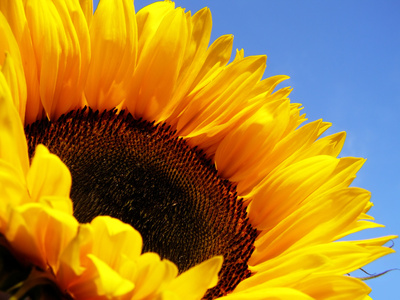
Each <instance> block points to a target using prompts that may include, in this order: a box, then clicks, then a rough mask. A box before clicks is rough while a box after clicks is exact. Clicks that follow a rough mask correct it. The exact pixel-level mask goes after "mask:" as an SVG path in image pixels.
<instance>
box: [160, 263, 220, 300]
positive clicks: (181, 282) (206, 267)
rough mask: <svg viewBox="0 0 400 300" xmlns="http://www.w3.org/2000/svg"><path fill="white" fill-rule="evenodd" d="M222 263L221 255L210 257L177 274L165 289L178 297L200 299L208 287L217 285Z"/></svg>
mask: <svg viewBox="0 0 400 300" xmlns="http://www.w3.org/2000/svg"><path fill="white" fill-rule="evenodd" d="M222 263H223V257H222V256H215V257H213V258H210V259H208V260H206V261H204V262H202V263H200V264H198V265H196V266H194V267H193V268H190V269H189V270H188V271H186V272H184V273H182V274H181V275H179V276H178V277H177V278H176V279H174V280H173V281H172V282H171V283H170V284H169V286H168V288H167V289H168V290H169V291H172V292H174V293H176V294H177V295H179V297H180V299H188V300H189V299H193V300H196V299H201V297H202V296H204V294H205V293H206V291H207V290H208V289H210V288H213V287H214V286H216V285H217V283H218V272H219V271H220V269H221V267H222Z"/></svg>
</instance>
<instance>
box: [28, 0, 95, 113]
mask: <svg viewBox="0 0 400 300" xmlns="http://www.w3.org/2000/svg"><path fill="white" fill-rule="evenodd" d="M78 8H79V9H78ZM69 9H71V12H72V11H74V18H75V19H79V18H80V19H81V21H78V22H75V25H77V24H78V23H80V24H86V22H85V20H84V16H83V13H82V11H81V10H80V7H79V4H78V3H75V9H74V8H73V4H72V3H69V6H68V7H67V4H66V2H65V1H54V2H52V1H42V2H40V3H38V2H35V1H28V2H27V4H26V7H25V10H26V16H27V20H28V24H29V28H30V30H31V36H32V43H33V46H34V50H35V55H36V60H37V65H38V72H39V78H40V79H39V80H40V97H41V101H42V103H43V106H44V108H45V110H46V112H47V114H48V116H49V117H50V118H51V119H55V118H58V117H59V116H60V115H61V114H63V113H66V112H68V111H69V110H71V109H75V108H77V107H79V106H80V105H81V103H82V91H83V82H84V80H85V79H86V78H84V77H85V76H81V68H82V66H83V67H85V65H86V66H87V57H86V56H85V55H87V53H88V52H87V49H86V51H85V45H83V47H82V50H83V51H84V52H86V53H84V57H83V59H82V57H81V48H80V41H79V39H78V36H77V32H76V29H75V26H74V23H73V21H72V19H71V16H70V15H69V13H70V12H69ZM77 28H78V27H77ZM79 28H80V29H81V28H84V27H82V26H79ZM83 34H84V31H81V30H80V32H79V35H81V36H82V35H83ZM83 36H84V35H83ZM85 38H86V39H88V35H87V29H86V37H85ZM85 38H84V39H85ZM86 48H87V47H86ZM82 61H84V63H83V64H82ZM85 62H86V64H85ZM83 72H85V70H84V71H83Z"/></svg>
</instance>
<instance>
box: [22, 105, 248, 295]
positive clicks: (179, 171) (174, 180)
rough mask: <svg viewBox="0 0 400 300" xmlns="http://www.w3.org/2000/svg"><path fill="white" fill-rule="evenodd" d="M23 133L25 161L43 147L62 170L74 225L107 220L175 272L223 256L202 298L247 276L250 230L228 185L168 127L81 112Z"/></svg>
mask: <svg viewBox="0 0 400 300" xmlns="http://www.w3.org/2000/svg"><path fill="white" fill-rule="evenodd" d="M25 131H26V136H27V140H28V145H29V155H30V157H32V156H33V155H34V150H35V147H36V145H38V144H44V145H45V146H47V147H48V148H49V150H50V151H51V152H52V153H55V154H57V155H58V156H59V157H60V158H61V159H62V161H63V162H64V163H65V164H66V165H67V166H68V168H69V170H70V172H71V174H72V189H71V199H72V200H73V203H74V215H75V217H76V218H77V219H78V220H79V222H81V223H84V222H90V221H91V220H92V219H93V218H94V217H96V216H98V215H110V216H112V217H115V218H118V219H120V220H122V221H123V222H126V223H129V224H131V225H132V226H133V227H134V228H136V229H137V230H138V231H139V232H140V233H141V235H142V237H143V244H144V245H143V252H148V251H152V252H157V253H158V254H159V255H160V256H161V257H162V258H167V259H169V260H171V261H173V262H174V263H175V264H176V265H177V266H178V268H179V271H180V272H183V271H185V270H188V269H189V268H191V267H193V266H195V265H196V264H198V263H200V262H202V261H204V260H206V259H209V258H211V257H213V256H215V255H223V256H224V264H223V267H222V270H221V272H220V274H219V278H220V280H219V283H218V286H217V287H215V288H213V289H210V290H209V291H208V292H207V294H206V295H205V298H206V299H213V298H215V297H219V296H222V295H224V294H226V293H227V292H229V291H232V290H233V289H234V288H235V287H236V286H237V284H238V283H239V282H240V281H241V280H243V279H244V278H246V277H248V276H250V271H249V270H248V267H247V261H248V259H249V257H250V255H251V253H252V251H253V249H254V246H253V242H254V239H255V237H256V230H255V229H253V228H252V226H251V225H250V223H249V222H248V220H247V217H246V210H245V207H244V205H243V203H242V200H241V199H238V198H237V195H236V192H235V186H234V185H232V184H231V183H230V182H229V181H227V180H224V179H222V178H220V177H219V176H218V175H217V172H216V169H215V167H214V165H213V164H212V163H211V162H210V161H209V160H207V159H206V158H205V156H204V155H202V153H201V151H199V150H197V149H193V148H191V147H189V146H188V145H187V143H186V142H185V141H184V140H182V139H181V138H179V137H177V136H176V134H175V133H174V132H173V131H171V130H170V129H169V128H168V127H167V125H165V124H159V125H154V124H153V123H149V122H146V121H140V120H135V119H134V118H133V117H132V116H131V115H129V114H124V113H120V114H117V113H116V112H115V111H108V112H104V113H101V114H100V113H98V112H92V111H91V110H85V109H84V110H81V111H74V112H71V113H69V114H68V115H65V116H62V117H61V118H60V119H59V120H57V121H56V122H50V121H48V120H42V121H37V122H36V123H34V124H31V125H29V126H27V127H26V130H25Z"/></svg>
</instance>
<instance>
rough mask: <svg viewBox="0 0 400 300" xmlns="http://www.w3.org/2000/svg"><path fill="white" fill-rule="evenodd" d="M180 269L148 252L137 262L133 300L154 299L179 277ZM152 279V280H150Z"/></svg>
mask: <svg viewBox="0 0 400 300" xmlns="http://www.w3.org/2000/svg"><path fill="white" fill-rule="evenodd" d="M177 274H178V268H177V267H176V266H175V264H173V263H172V262H170V261H168V260H160V256H159V255H158V254H156V253H151V252H147V253H144V254H143V255H141V256H140V257H139V258H138V260H137V273H136V275H135V277H134V280H133V282H135V285H136V287H135V289H134V290H133V296H132V299H153V298H156V296H157V295H159V294H160V293H161V292H162V291H163V290H164V289H165V288H166V286H167V285H168V284H169V283H170V282H171V281H172V280H173V279H174V278H175V277H176V276H177ZM148 278H151V280H148Z"/></svg>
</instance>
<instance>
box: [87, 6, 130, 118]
mask: <svg viewBox="0 0 400 300" xmlns="http://www.w3.org/2000/svg"><path fill="white" fill-rule="evenodd" d="M90 39H91V45H92V46H91V49H92V58H91V62H90V68H89V73H88V78H87V82H86V86H85V94H86V98H87V101H88V103H89V105H90V106H91V108H93V109H95V110H96V109H99V110H101V111H102V110H104V109H112V108H114V107H116V106H117V105H118V104H120V103H121V102H122V101H124V100H125V98H126V97H127V95H126V94H127V89H128V86H129V85H130V84H129V82H130V80H131V78H132V74H133V70H134V67H135V64H136V56H137V25H136V17H135V10H134V7H133V2H132V1H129V0H117V1H115V0H103V1H100V3H99V5H98V7H97V9H96V12H95V14H94V16H93V19H92V22H91V24H90Z"/></svg>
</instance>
